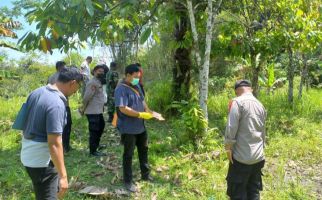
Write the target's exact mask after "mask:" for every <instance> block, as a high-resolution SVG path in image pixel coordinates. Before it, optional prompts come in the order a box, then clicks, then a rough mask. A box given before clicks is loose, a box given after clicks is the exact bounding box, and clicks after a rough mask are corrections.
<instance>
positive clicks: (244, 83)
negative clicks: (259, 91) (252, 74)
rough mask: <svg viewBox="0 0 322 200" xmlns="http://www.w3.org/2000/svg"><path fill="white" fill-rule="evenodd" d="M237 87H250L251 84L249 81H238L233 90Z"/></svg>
mask: <svg viewBox="0 0 322 200" xmlns="http://www.w3.org/2000/svg"><path fill="white" fill-rule="evenodd" d="M239 87H252V83H251V82H250V81H249V80H246V79H244V80H239V81H236V83H235V90H236V89H237V88H239Z"/></svg>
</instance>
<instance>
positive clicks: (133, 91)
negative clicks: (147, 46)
mask: <svg viewBox="0 0 322 200" xmlns="http://www.w3.org/2000/svg"><path fill="white" fill-rule="evenodd" d="M139 77H140V69H139V66H138V65H137V64H131V65H129V66H127V67H126V68H125V78H124V79H123V80H122V81H121V82H120V83H119V84H118V86H117V87H116V90H115V94H114V96H115V107H116V112H117V116H118V119H117V129H118V130H119V132H120V133H121V142H122V144H123V145H124V152H123V181H124V186H125V188H126V189H127V190H129V191H130V192H135V191H136V187H135V185H134V184H133V183H132V157H133V152H134V149H135V146H137V149H138V154H139V161H140V169H141V178H142V180H147V181H151V180H152V178H151V176H150V170H149V165H148V135H147V132H146V128H145V125H144V120H147V119H151V118H152V117H153V116H152V111H151V110H150V109H149V107H148V106H147V104H146V103H145V101H144V95H143V94H142V90H141V89H140V87H139V86H138V84H139Z"/></svg>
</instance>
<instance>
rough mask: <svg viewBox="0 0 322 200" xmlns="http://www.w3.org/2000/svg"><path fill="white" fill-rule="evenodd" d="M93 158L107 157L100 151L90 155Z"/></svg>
mask: <svg viewBox="0 0 322 200" xmlns="http://www.w3.org/2000/svg"><path fill="white" fill-rule="evenodd" d="M90 155H91V156H96V157H99V156H106V154H105V153H102V152H99V151H95V152H93V153H90Z"/></svg>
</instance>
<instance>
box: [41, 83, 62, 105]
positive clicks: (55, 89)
mask: <svg viewBox="0 0 322 200" xmlns="http://www.w3.org/2000/svg"><path fill="white" fill-rule="evenodd" d="M46 89H47V90H49V91H52V92H55V93H57V94H58V96H59V97H60V98H61V100H63V102H65V103H66V102H67V98H66V97H65V95H64V94H63V93H62V92H61V91H60V90H58V89H57V88H55V87H53V86H52V85H51V84H48V85H46Z"/></svg>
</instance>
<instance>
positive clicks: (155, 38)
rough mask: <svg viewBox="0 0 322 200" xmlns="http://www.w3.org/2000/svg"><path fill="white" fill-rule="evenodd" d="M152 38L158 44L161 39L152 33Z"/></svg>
mask: <svg viewBox="0 0 322 200" xmlns="http://www.w3.org/2000/svg"><path fill="white" fill-rule="evenodd" d="M153 39H154V41H156V42H157V43H158V44H160V42H161V40H160V37H159V35H158V34H155V33H153Z"/></svg>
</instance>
